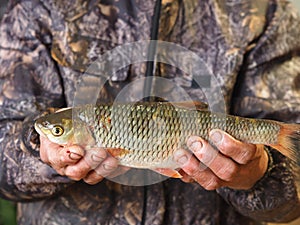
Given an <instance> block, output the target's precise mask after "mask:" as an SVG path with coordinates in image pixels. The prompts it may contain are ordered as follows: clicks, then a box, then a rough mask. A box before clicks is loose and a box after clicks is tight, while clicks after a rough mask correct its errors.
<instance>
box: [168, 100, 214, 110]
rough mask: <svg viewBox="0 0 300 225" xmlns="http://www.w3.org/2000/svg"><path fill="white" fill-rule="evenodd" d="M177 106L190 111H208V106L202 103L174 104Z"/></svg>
mask: <svg viewBox="0 0 300 225" xmlns="http://www.w3.org/2000/svg"><path fill="white" fill-rule="evenodd" d="M172 104H174V105H175V106H177V107H179V108H184V109H190V110H195V109H196V110H208V105H207V104H206V103H205V102H200V101H186V102H172Z"/></svg>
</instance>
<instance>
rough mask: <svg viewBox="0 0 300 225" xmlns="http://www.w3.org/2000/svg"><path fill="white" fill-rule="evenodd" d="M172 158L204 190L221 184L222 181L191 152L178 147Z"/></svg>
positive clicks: (212, 188) (213, 188)
mask: <svg viewBox="0 0 300 225" xmlns="http://www.w3.org/2000/svg"><path fill="white" fill-rule="evenodd" d="M174 159H175V160H176V161H177V163H178V164H179V165H180V166H181V169H182V170H183V171H184V172H185V173H186V174H187V175H188V176H190V177H191V178H192V179H194V180H195V181H196V182H197V183H199V184H200V185H201V186H202V187H204V188H205V189H206V190H215V189H217V188H219V187H221V186H222V181H221V179H219V178H218V177H217V176H216V175H215V174H214V173H213V172H212V171H211V170H210V169H209V168H203V165H202V164H201V163H200V162H199V161H198V160H197V159H196V158H195V157H194V156H193V155H191V153H189V152H187V151H185V150H183V149H179V150H177V151H176V152H175V153H174Z"/></svg>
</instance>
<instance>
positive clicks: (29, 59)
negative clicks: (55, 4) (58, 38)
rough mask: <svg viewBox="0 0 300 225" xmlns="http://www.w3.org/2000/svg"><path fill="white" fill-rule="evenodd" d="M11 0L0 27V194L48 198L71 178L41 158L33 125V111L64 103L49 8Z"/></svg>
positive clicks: (27, 197)
mask: <svg viewBox="0 0 300 225" xmlns="http://www.w3.org/2000/svg"><path fill="white" fill-rule="evenodd" d="M12 2H13V4H11V5H10V9H9V10H8V13H6V14H5V15H4V17H3V20H2V23H1V27H0V40H1V41H0V163H1V167H0V196H1V197H4V198H7V199H10V200H16V201H26V200H32V199H37V198H44V197H49V196H51V195H53V194H55V193H57V192H58V191H60V190H61V189H62V188H64V187H65V186H67V185H68V184H70V183H71V181H70V180H69V179H67V178H65V177H61V176H58V175H57V174H56V173H55V171H54V170H53V169H52V168H51V167H49V166H48V165H46V164H44V163H42V161H41V160H40V159H39V154H38V144H39V143H38V137H37V135H36V133H35V132H34V129H33V119H34V117H35V116H36V115H37V114H39V113H40V112H42V111H44V110H45V109H46V108H48V107H49V106H51V107H62V106H64V104H65V103H64V95H63V86H62V81H61V77H60V76H59V74H58V71H57V69H56V66H55V64H54V62H53V61H52V59H51V56H50V53H49V51H48V48H49V46H50V43H51V34H50V30H51V24H50V22H49V20H48V19H47V15H48V12H47V11H46V10H45V9H44V8H43V7H42V6H41V5H38V1H24V2H21V3H20V2H18V1H12ZM33 2H35V3H33ZM36 2H37V3H36Z"/></svg>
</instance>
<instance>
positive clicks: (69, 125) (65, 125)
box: [34, 108, 74, 145]
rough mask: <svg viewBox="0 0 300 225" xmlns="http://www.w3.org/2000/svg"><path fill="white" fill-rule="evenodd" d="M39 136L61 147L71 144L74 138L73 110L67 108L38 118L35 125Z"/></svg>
mask: <svg viewBox="0 0 300 225" xmlns="http://www.w3.org/2000/svg"><path fill="white" fill-rule="evenodd" d="M34 128H35V130H36V131H37V132H38V133H39V135H41V136H43V137H46V138H48V139H49V140H50V141H51V142H53V143H57V144H60V145H67V144H70V143H71V142H72V140H73V138H74V131H73V121H72V109H71V108H66V109H61V110H58V111H56V112H55V113H53V114H49V115H46V116H43V117H40V118H38V119H37V120H36V121H35V123H34Z"/></svg>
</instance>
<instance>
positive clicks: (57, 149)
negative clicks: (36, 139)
mask: <svg viewBox="0 0 300 225" xmlns="http://www.w3.org/2000/svg"><path fill="white" fill-rule="evenodd" d="M40 141H41V148H40V157H41V160H42V161H43V162H45V163H47V164H49V165H51V166H52V167H53V168H54V169H60V168H63V167H65V166H66V165H69V164H75V163H76V162H77V161H78V160H79V159H80V158H82V157H83V155H84V150H83V149H82V148H81V147H80V146H77V145H74V146H69V147H63V146H61V145H58V144H56V143H52V142H51V141H49V140H48V139H47V138H45V137H40Z"/></svg>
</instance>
